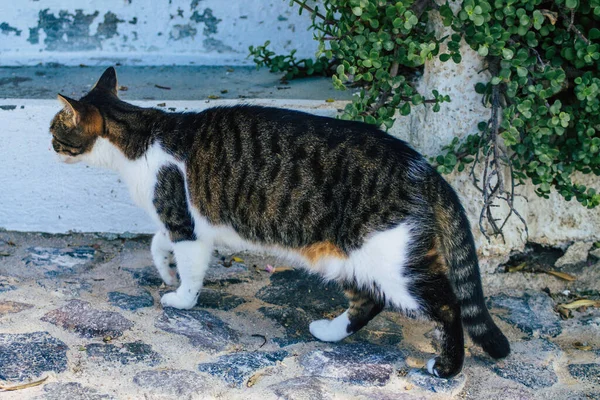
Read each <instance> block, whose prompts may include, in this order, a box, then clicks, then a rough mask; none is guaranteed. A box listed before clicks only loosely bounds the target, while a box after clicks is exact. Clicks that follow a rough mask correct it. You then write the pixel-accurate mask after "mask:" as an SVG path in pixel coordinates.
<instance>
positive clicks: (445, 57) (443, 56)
mask: <svg viewBox="0 0 600 400" xmlns="http://www.w3.org/2000/svg"><path fill="white" fill-rule="evenodd" d="M449 59H450V54H447V53H442V54H440V61H441V62H446V61H448V60H449Z"/></svg>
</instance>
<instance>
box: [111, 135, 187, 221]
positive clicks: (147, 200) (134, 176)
mask: <svg viewBox="0 0 600 400" xmlns="http://www.w3.org/2000/svg"><path fill="white" fill-rule="evenodd" d="M169 163H174V164H178V163H177V162H176V161H175V159H174V158H173V156H171V155H169V154H167V153H166V152H165V151H164V150H163V149H162V148H161V147H160V146H159V145H158V144H154V145H152V146H151V147H150V148H149V149H148V151H147V152H146V153H145V154H144V156H142V157H140V158H139V159H137V160H135V161H130V162H129V163H128V164H127V165H126V166H125V168H123V170H122V171H121V176H122V177H123V180H124V181H125V183H126V184H127V187H128V188H129V193H130V195H131V199H132V200H133V202H134V203H135V204H136V205H137V206H138V207H141V208H143V209H144V210H146V211H147V212H148V213H149V214H150V215H151V216H153V217H154V218H155V219H157V220H159V218H158V215H156V210H155V208H154V190H155V188H156V182H157V175H158V171H159V169H160V168H161V167H163V166H165V165H166V164H169Z"/></svg>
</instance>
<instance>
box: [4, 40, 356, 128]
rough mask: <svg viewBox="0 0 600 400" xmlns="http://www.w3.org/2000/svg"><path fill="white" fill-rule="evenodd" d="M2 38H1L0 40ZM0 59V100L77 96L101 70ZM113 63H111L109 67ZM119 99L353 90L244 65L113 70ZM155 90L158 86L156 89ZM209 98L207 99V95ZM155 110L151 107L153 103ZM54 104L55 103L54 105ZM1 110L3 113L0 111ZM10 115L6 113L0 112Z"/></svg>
mask: <svg viewBox="0 0 600 400" xmlns="http://www.w3.org/2000/svg"><path fill="white" fill-rule="evenodd" d="M1 36H2V35H1V34H0V37H1ZM1 63H2V62H1V61H0V98H6V99H45V100H49V99H52V100H54V99H56V94H57V93H62V94H64V95H66V96H69V97H73V98H79V97H81V96H83V95H84V94H86V93H87V92H88V91H89V90H90V89H91V88H92V87H93V86H94V84H95V83H96V81H97V80H98V78H99V77H100V75H102V72H104V70H105V69H106V66H102V67H93V66H81V67H68V66H65V65H60V64H47V63H46V64H43V65H34V66H27V67H6V66H2V65H1ZM112 65H114V64H112ZM117 74H118V79H119V85H120V90H119V96H120V97H121V98H122V99H123V100H125V101H130V100H157V103H161V102H164V101H171V100H209V99H215V98H219V99H224V100H240V101H243V99H294V100H325V99H335V100H349V99H350V98H351V96H352V91H351V90H348V91H340V90H335V89H334V88H333V85H332V84H331V78H327V77H313V78H307V79H300V80H295V81H291V82H288V83H282V82H281V81H280V78H281V76H282V74H273V73H270V72H269V71H268V70H267V69H266V68H262V69H260V70H257V69H256V68H255V67H243V66H234V67H230V66H207V67H200V66H181V65H179V66H146V67H138V66H130V65H123V66H117ZM158 86H159V87H158ZM209 96H210V97H209ZM152 105H153V106H156V104H152ZM58 106H59V103H57V107H58ZM5 111H6V110H5ZM2 115H6V116H9V115H11V114H9V113H6V114H2Z"/></svg>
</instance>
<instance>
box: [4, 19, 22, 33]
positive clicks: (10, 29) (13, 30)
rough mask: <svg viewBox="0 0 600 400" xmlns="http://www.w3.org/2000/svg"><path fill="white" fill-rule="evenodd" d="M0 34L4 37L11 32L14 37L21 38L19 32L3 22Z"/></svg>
mask: <svg viewBox="0 0 600 400" xmlns="http://www.w3.org/2000/svg"><path fill="white" fill-rule="evenodd" d="M0 32H2V33H3V34H5V35H8V34H9V33H11V32H14V33H15V35H16V36H21V30H20V29H17V28H15V27H13V26H10V25H9V24H8V23H6V22H3V23H1V24H0Z"/></svg>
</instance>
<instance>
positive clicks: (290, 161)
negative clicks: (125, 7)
mask: <svg viewBox="0 0 600 400" xmlns="http://www.w3.org/2000/svg"><path fill="white" fill-rule="evenodd" d="M117 87H118V86H117V76H116V71H115V69H114V68H112V67H111V68H108V69H107V70H106V71H105V72H104V74H103V75H102V76H101V77H100V79H99V80H98V82H97V83H96V85H95V86H94V87H93V88H92V90H91V91H90V92H89V93H88V94H86V95H85V96H84V97H82V98H81V99H80V100H74V99H70V98H68V97H66V96H62V95H60V94H59V95H58V98H59V100H60V101H61V102H62V103H63V104H64V108H63V109H62V110H61V111H60V112H58V114H56V116H55V117H54V119H53V121H52V123H51V125H50V132H51V134H52V136H53V137H52V146H53V148H54V150H55V151H56V153H58V155H59V157H60V158H61V159H62V161H64V162H67V163H74V162H79V161H83V162H85V163H87V164H90V165H95V166H101V167H108V168H111V169H113V170H116V171H118V172H119V173H120V175H121V176H122V178H123V179H124V181H125V182H126V184H127V186H128V187H129V189H130V193H131V196H132V198H133V200H134V202H135V203H136V204H137V205H139V206H140V207H142V208H143V209H145V210H146V211H147V212H148V213H149V214H150V215H151V217H152V218H153V219H154V220H155V221H156V223H157V225H158V226H159V227H160V229H159V231H158V232H157V233H156V234H155V235H154V237H153V239H152V244H151V253H152V257H153V260H154V263H155V264H156V267H157V269H158V272H159V273H160V276H161V278H162V279H163V280H164V282H165V283H166V284H168V285H174V284H175V281H176V276H175V274H174V272H173V271H172V270H171V269H170V267H169V263H170V262H171V261H172V260H171V257H172V256H174V261H175V262H176V265H177V270H178V273H179V277H180V285H179V287H178V288H177V290H176V291H174V292H169V293H166V294H164V295H163V296H162V298H161V303H162V305H163V306H164V307H175V308H179V309H189V308H192V307H193V306H194V305H195V304H196V302H197V299H198V295H199V293H200V290H201V288H202V281H203V277H204V274H205V272H206V269H207V267H208V264H209V261H210V256H211V253H212V248H213V245H214V244H221V245H226V246H229V247H232V248H233V249H239V248H247V249H251V250H266V251H269V252H272V253H275V254H276V255H279V256H282V257H284V258H286V259H287V260H290V261H291V262H295V263H296V265H298V266H301V267H303V268H305V269H307V270H308V271H310V272H312V273H317V274H320V275H321V276H322V277H324V278H325V279H326V280H332V281H336V282H339V283H340V285H341V286H342V287H343V288H344V289H345V293H346V295H347V298H348V301H349V308H348V309H347V310H346V311H345V312H344V313H342V314H341V315H339V316H338V317H336V318H334V319H332V320H318V321H314V322H312V323H311V324H310V326H309V330H310V332H311V333H312V334H313V335H314V336H315V337H316V338H318V339H320V340H322V341H332V342H333V341H339V340H342V339H344V338H345V337H347V336H349V335H351V334H353V333H355V332H356V331H358V330H359V329H361V328H362V327H364V326H365V325H366V324H367V323H368V322H369V321H370V320H371V319H372V318H374V317H375V316H376V315H377V314H379V313H380V312H381V311H382V310H383V309H384V307H386V306H387V307H389V308H391V309H395V310H398V311H402V312H404V313H406V314H409V315H416V316H424V317H426V318H429V319H432V320H433V321H435V322H437V323H438V324H439V325H440V326H441V330H442V333H443V335H442V349H441V354H440V355H439V356H438V357H435V358H432V359H431V360H429V361H428V362H427V370H428V371H429V373H431V374H433V375H435V376H438V377H442V378H449V377H452V376H454V375H456V374H458V373H459V372H460V371H461V370H462V365H463V361H464V336H463V327H464V328H465V329H466V331H467V332H468V333H469V335H470V337H471V338H472V340H473V342H475V343H476V344H478V345H480V346H481V347H482V348H483V350H484V351H485V352H487V353H488V354H489V355H490V356H492V357H493V358H502V357H505V356H507V355H508V354H509V352H510V345H509V342H508V340H507V339H506V337H505V336H504V335H503V334H502V332H501V331H500V329H499V328H498V327H497V326H496V324H495V323H494V322H493V320H492V318H491V316H490V314H489V313H488V310H487V308H486V306H485V303H484V297H483V291H482V286H481V279H480V275H479V267H478V260H477V255H476V252H475V244H474V241H473V237H472V234H471V231H470V225H469V222H468V220H467V217H466V215H465V212H464V210H463V208H462V206H461V204H460V201H459V199H458V197H457V195H456V193H455V192H454V190H453V189H452V188H451V187H450V185H449V184H448V183H447V182H446V181H445V180H444V179H443V178H442V177H441V176H440V175H439V174H438V173H437V172H436V170H435V169H434V168H433V167H432V166H431V165H429V164H428V163H427V161H426V160H425V159H424V158H423V157H422V156H421V155H420V154H419V153H417V152H416V151H415V150H413V149H412V148H411V147H410V146H408V145H407V144H406V143H405V142H403V141H401V140H399V139H396V138H394V137H392V136H390V135H388V134H386V133H385V132H383V131H381V130H379V129H378V128H377V127H375V126H373V125H368V124H364V123H360V122H352V121H343V120H339V119H333V118H327V117H319V116H314V115H311V114H307V113H302V112H298V111H291V110H286V109H278V108H267V107H258V106H250V105H238V106H232V107H215V108H210V109H207V110H205V111H202V112H199V113H192V112H188V113H167V112H164V111H162V110H158V109H152V108H141V107H137V106H134V105H131V104H129V103H126V102H124V101H122V100H120V99H119V98H118V96H117Z"/></svg>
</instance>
